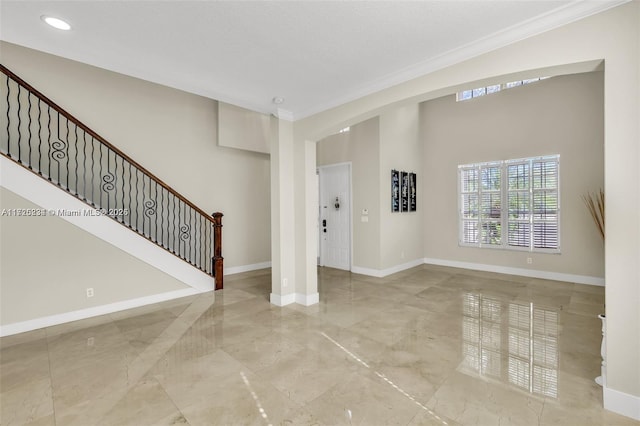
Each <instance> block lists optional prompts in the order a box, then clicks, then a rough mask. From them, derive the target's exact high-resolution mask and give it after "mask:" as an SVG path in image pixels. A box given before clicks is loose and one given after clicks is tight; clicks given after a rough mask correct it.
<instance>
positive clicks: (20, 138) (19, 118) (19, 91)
mask: <svg viewBox="0 0 640 426" xmlns="http://www.w3.org/2000/svg"><path fill="white" fill-rule="evenodd" d="M21 92H22V87H20V85H18V97H17V99H18V102H17V104H18V111H17V114H16V116H17V117H18V163H20V164H22V132H21V131H20V127H22V117H21V116H22V114H20V110H21V109H22V102H20V95H21Z"/></svg>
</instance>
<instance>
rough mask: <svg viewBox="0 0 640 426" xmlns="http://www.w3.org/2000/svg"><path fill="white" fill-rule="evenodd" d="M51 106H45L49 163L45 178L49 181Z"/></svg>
mask: <svg viewBox="0 0 640 426" xmlns="http://www.w3.org/2000/svg"><path fill="white" fill-rule="evenodd" d="M49 156H51V106H49V105H47V163H49V173H48V175H47V178H48V179H49V181H51V159H50V158H49Z"/></svg>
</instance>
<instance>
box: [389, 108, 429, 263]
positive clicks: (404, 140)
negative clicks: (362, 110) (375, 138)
mask: <svg viewBox="0 0 640 426" xmlns="http://www.w3.org/2000/svg"><path fill="white" fill-rule="evenodd" d="M419 123H420V116H419V108H418V105H417V104H412V105H406V106H402V107H398V108H394V109H391V110H388V111H385V112H383V113H382V114H381V115H380V169H379V179H380V211H381V227H380V235H381V238H380V240H381V242H380V269H382V270H385V269H389V268H392V267H394V266H398V265H402V264H405V263H408V262H411V261H415V260H421V259H422V258H424V253H423V246H422V238H421V237H420V236H421V235H422V232H423V222H424V221H423V219H422V218H423V217H424V216H423V215H424V211H423V209H424V208H425V206H426V205H427V204H426V203H425V202H424V199H423V197H422V192H421V191H422V189H421V188H422V185H420V182H419V180H420V178H421V176H422V143H421V141H420V140H419V138H418V130H419V127H420V126H419ZM392 169H396V170H400V171H405V172H414V173H416V179H417V180H418V182H416V185H417V194H416V197H417V199H416V203H417V204H416V211H415V212H403V213H392V212H391V170H392Z"/></svg>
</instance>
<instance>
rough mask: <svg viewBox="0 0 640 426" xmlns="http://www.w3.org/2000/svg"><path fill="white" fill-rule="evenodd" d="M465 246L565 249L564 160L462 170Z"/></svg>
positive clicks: (504, 163)
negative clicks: (562, 210) (562, 207)
mask: <svg viewBox="0 0 640 426" xmlns="http://www.w3.org/2000/svg"><path fill="white" fill-rule="evenodd" d="M458 176H459V203H460V208H459V217H460V223H459V227H460V236H459V240H460V244H461V245H471V246H477V247H483V246H489V247H500V248H513V249H519V250H530V251H548V252H557V251H559V249H560V195H559V190H560V157H559V156H558V155H554V156H548V157H536V158H525V159H519V160H508V161H502V162H492V163H482V164H469V165H464V166H458Z"/></svg>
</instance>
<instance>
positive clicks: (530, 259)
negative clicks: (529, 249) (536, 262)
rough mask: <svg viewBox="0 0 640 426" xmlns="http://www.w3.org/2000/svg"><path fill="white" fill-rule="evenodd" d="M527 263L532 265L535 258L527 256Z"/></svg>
mask: <svg viewBox="0 0 640 426" xmlns="http://www.w3.org/2000/svg"><path fill="white" fill-rule="evenodd" d="M527 263H528V264H529V265H531V264H532V263H533V259H532V258H530V257H527Z"/></svg>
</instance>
